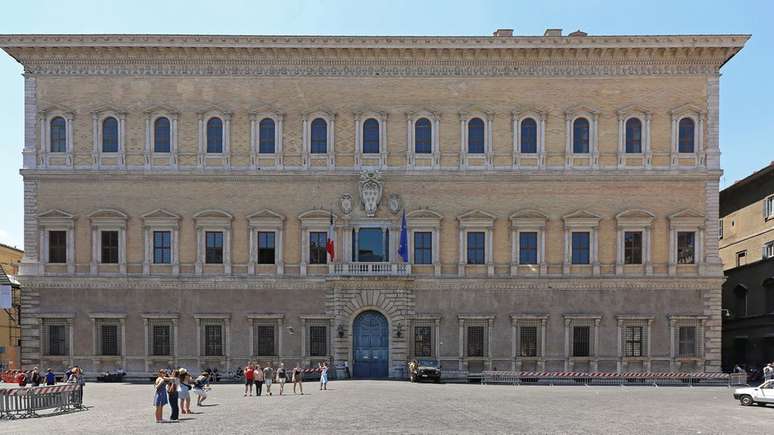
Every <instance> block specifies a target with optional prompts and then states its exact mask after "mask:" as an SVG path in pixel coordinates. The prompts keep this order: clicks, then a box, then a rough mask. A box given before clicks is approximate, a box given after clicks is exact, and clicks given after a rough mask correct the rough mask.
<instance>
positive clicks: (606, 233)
mask: <svg viewBox="0 0 774 435" xmlns="http://www.w3.org/2000/svg"><path fill="white" fill-rule="evenodd" d="M747 39H748V36H746V35H702V36H698V35H681V36H587V35H586V34H585V33H583V32H575V33H573V34H571V35H569V36H562V35H561V32H560V31H549V32H546V35H545V36H512V34H511V33H510V32H508V31H498V32H497V33H496V34H495V35H494V36H492V37H330V36H310V37H286V36H159V35H49V36H43V35H9V36H2V37H0V47H2V48H3V49H4V50H5V51H6V52H8V53H9V54H10V55H11V56H13V57H14V58H15V59H17V60H18V61H19V62H20V63H21V64H22V65H23V66H24V70H25V75H24V77H25V78H24V86H25V114H26V122H25V144H24V150H23V153H24V168H23V169H22V174H23V176H24V189H25V258H24V260H23V263H22V270H21V276H20V278H21V280H22V281H23V284H24V285H25V288H28V289H29V292H28V293H27V294H26V295H25V299H24V309H25V312H26V315H25V317H24V319H25V321H24V332H23V334H24V338H23V363H24V364H25V365H41V366H46V367H47V366H55V365H60V366H61V365H66V364H79V365H81V366H84V367H87V368H88V369H89V370H105V369H110V368H114V367H116V366H122V367H125V368H126V369H127V370H128V371H129V372H133V373H140V372H144V371H149V370H152V369H154V368H157V367H166V366H168V365H181V366H186V367H218V368H219V369H220V370H228V369H230V368H234V367H236V366H240V365H243V364H245V362H246V361H247V360H248V359H252V358H257V359H260V360H264V361H268V360H272V361H280V360H281V361H286V362H288V363H294V362H295V361H302V362H303V363H304V364H314V363H316V362H317V361H320V360H329V361H332V362H333V363H340V362H343V361H348V362H349V364H350V367H352V368H353V371H354V374H355V375H356V376H359V377H383V376H388V375H389V376H392V377H397V376H401V374H402V371H403V368H404V367H405V364H406V361H407V360H408V359H410V358H416V357H432V358H437V359H439V360H440V361H441V364H442V366H443V367H444V368H447V369H454V370H460V369H462V370H469V371H479V370H482V369H487V368H496V369H516V370H519V369H523V370H529V369H541V370H542V369H545V370H579V371H581V370H584V371H585V370H590V371H616V370H627V371H639V370H652V371H663V370H699V371H704V370H706V371H717V370H719V369H720V360H721V358H720V347H721V342H720V338H721V337H720V335H721V330H720V328H721V315H720V312H721V311H720V310H721V307H720V303H721V284H722V280H723V275H722V265H721V260H720V257H719V256H718V179H719V177H720V175H721V171H720V160H719V156H720V149H719V143H718V127H719V124H718V120H719V113H718V95H719V94H718V92H719V81H720V68H721V66H722V65H723V64H724V63H726V62H727V61H728V60H729V59H731V57H733V56H734V55H735V54H736V53H737V52H738V51H739V50H740V49H741V48H742V46H743V45H744V43H745V41H746V40H747ZM404 215H405V217H406V222H407V225H406V234H405V237H404V236H403V234H402V233H403V231H402V228H403V226H402V224H401V222H402V218H403V216H404ZM331 227H332V228H333V231H332V232H331V230H330V228H331ZM329 238H331V239H332V240H331V242H333V245H334V246H333V248H334V251H335V255H334V257H333V258H331V256H330V255H329V254H328V253H326V246H327V245H328V243H329V242H328V239H329ZM402 239H404V240H405V243H404V244H405V245H407V246H406V248H407V249H405V250H401V253H402V254H405V255H407V256H408V262H407V263H406V262H404V261H403V260H402V258H401V256H400V255H399V254H398V251H399V247H400V246H401V240H402Z"/></svg>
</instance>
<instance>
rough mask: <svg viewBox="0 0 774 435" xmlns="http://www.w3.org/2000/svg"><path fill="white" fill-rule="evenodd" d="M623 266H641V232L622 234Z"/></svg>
mask: <svg viewBox="0 0 774 435" xmlns="http://www.w3.org/2000/svg"><path fill="white" fill-rule="evenodd" d="M624 264H642V231H626V232H624Z"/></svg>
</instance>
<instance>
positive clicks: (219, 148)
mask: <svg viewBox="0 0 774 435" xmlns="http://www.w3.org/2000/svg"><path fill="white" fill-rule="evenodd" d="M207 152H208V153H213V154H219V153H222V152H223V121H222V120H221V119H220V118H210V120H209V121H207Z"/></svg>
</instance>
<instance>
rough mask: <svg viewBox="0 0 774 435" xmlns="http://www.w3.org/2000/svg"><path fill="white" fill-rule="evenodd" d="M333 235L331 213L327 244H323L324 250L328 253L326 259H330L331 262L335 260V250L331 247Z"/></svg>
mask: <svg viewBox="0 0 774 435" xmlns="http://www.w3.org/2000/svg"><path fill="white" fill-rule="evenodd" d="M335 234H336V233H335V232H334V229H333V213H331V225H330V227H328V243H326V244H325V250H326V251H327V252H328V257H330V261H331V262H333V259H334V258H336V250H335V249H334V246H333V237H334V235H335Z"/></svg>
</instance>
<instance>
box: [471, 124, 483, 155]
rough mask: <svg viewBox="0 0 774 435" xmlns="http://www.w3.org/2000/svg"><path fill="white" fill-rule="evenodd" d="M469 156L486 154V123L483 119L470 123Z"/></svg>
mask: <svg viewBox="0 0 774 435" xmlns="http://www.w3.org/2000/svg"><path fill="white" fill-rule="evenodd" d="M468 154H484V121H482V120H481V118H473V119H471V120H470V121H468Z"/></svg>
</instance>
